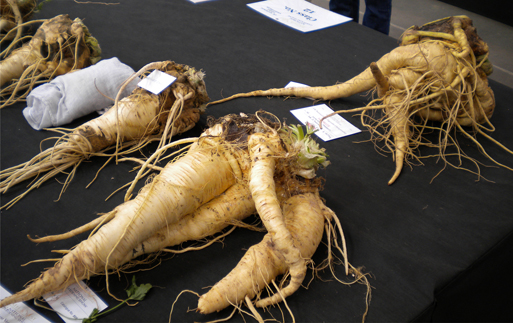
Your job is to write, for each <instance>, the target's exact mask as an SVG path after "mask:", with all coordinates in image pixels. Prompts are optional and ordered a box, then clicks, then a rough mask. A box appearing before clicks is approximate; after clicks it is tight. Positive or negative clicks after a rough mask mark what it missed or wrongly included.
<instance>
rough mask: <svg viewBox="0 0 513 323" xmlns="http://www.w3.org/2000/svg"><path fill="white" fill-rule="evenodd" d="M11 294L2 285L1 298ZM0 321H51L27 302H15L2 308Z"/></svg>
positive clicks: (41, 322) (43, 322)
mask: <svg viewBox="0 0 513 323" xmlns="http://www.w3.org/2000/svg"><path fill="white" fill-rule="evenodd" d="M7 296H11V293H9V292H8V291H7V290H6V289H5V288H4V287H3V286H0V299H4V298H6V297H7ZM0 322H2V323H18V322H20V323H21V322H25V323H29V322H35V323H50V321H48V320H47V319H45V318H44V317H43V316H42V315H40V314H39V313H37V312H36V311H34V310H33V309H32V308H30V307H28V306H27V305H26V304H25V303H14V304H11V305H7V306H5V307H2V308H0Z"/></svg>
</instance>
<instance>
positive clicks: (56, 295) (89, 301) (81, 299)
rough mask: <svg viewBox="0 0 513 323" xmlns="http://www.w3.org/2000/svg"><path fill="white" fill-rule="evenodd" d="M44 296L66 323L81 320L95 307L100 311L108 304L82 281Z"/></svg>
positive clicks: (75, 322)
mask: <svg viewBox="0 0 513 323" xmlns="http://www.w3.org/2000/svg"><path fill="white" fill-rule="evenodd" d="M43 297H44V299H45V301H46V302H47V303H48V304H50V306H51V307H52V308H53V309H54V310H55V311H56V312H57V313H58V314H59V316H60V317H61V318H62V320H63V321H64V322H66V323H77V322H81V320H82V319H84V318H87V317H89V315H91V313H92V312H93V310H94V309H95V308H97V309H98V311H99V312H101V311H103V310H104V309H106V308H107V304H105V302H104V301H103V300H102V299H101V298H100V297H98V295H96V294H95V293H94V292H93V291H92V290H91V289H90V288H89V287H87V285H86V284H85V283H84V282H82V281H81V282H79V283H75V284H73V285H71V286H69V287H68V288H66V289H65V290H64V291H58V292H51V293H48V294H45V295H44V296H43ZM77 319H78V321H77Z"/></svg>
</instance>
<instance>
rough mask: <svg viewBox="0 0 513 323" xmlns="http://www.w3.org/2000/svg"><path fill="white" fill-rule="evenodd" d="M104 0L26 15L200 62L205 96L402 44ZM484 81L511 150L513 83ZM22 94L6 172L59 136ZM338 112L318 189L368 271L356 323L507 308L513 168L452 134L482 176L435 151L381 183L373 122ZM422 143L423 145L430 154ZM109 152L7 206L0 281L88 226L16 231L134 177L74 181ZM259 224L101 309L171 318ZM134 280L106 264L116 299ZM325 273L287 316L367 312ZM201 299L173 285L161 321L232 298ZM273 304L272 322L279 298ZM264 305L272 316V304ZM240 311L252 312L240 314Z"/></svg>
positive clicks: (358, 291)
mask: <svg viewBox="0 0 513 323" xmlns="http://www.w3.org/2000/svg"><path fill="white" fill-rule="evenodd" d="M107 2H112V1H107ZM104 3H105V2H104ZM112 3H113V4H112V5H105V4H99V3H78V2H73V1H68V0H53V1H51V2H49V3H47V4H45V6H44V8H43V10H42V12H41V13H40V14H39V15H38V16H37V18H51V17H54V16H55V15H58V14H63V13H67V14H69V15H70V17H71V18H74V17H80V18H82V19H83V21H84V23H85V24H86V25H87V26H88V28H89V30H90V31H91V33H92V34H93V35H94V36H95V37H96V38H97V39H98V41H99V42H100V45H101V46H102V50H103V55H102V56H103V58H111V57H118V58H119V59H120V60H121V61H122V62H124V63H125V64H128V65H129V66H131V67H132V68H133V69H134V70H138V69H140V68H141V67H142V66H144V65H146V64H147V63H150V62H154V61H161V60H173V61H175V62H177V63H182V64H188V65H191V66H194V67H196V68H201V69H203V70H204V71H205V72H206V75H207V76H206V83H207V90H208V92H209V95H210V97H211V99H212V100H217V99H220V98H222V97H225V96H228V95H231V94H234V93H239V92H246V91H250V90H255V89H267V88H272V87H282V86H284V85H286V84H287V83H288V82H289V81H296V82H300V83H305V84H308V85H331V84H335V83H337V82H342V81H345V80H347V79H349V78H351V77H352V76H354V75H356V74H358V73H360V72H361V71H363V70H364V69H365V68H366V67H367V66H368V65H369V64H370V62H372V61H375V60H377V59H379V58H380V57H381V56H382V55H384V54H385V53H387V52H389V51H390V50H392V49H393V48H395V47H396V46H397V44H396V41H395V40H394V39H392V38H390V37H387V36H384V35H382V34H379V33H377V32H375V31H373V30H370V29H368V28H365V27H362V26H361V25H358V24H356V23H353V22H351V23H347V24H344V25H340V26H336V27H333V28H329V29H325V30H321V31H317V32H313V33H307V34H303V33H301V32H298V31H296V30H293V29H290V28H287V27H285V26H283V25H280V24H278V23H276V22H274V21H272V20H269V19H267V18H266V17H264V16H262V15H260V14H258V13H256V12H254V11H253V10H251V9H249V8H247V7H246V1H237V0H218V1H211V2H207V3H203V4H196V5H195V4H193V3H191V2H189V1H186V0H175V1H169V0H161V1H159V0H146V1H135V0H126V1H120V2H119V3H118V2H112ZM422 23H423V22H422ZM491 87H492V88H493V90H494V92H495V96H496V101H497V106H496V111H495V114H494V116H493V118H492V122H493V123H494V125H495V127H496V131H495V132H494V133H493V134H492V135H493V137H494V138H495V139H496V140H498V141H499V142H501V143H503V144H505V145H506V146H507V147H513V139H512V138H511V130H510V129H511V121H512V120H513V112H512V110H511V104H510V102H511V97H512V94H513V90H512V89H511V88H508V87H506V86H504V85H501V84H499V83H496V82H491ZM367 101H368V97H365V96H363V95H356V96H353V97H351V98H348V99H344V100H335V101H332V102H328V103H327V104H329V105H330V106H331V107H332V108H333V109H334V110H340V109H350V108H355V107H360V106H362V105H364V104H365V103H366V102H367ZM312 104H313V103H312V101H309V100H306V99H287V100H285V99H283V98H272V99H269V98H265V97H263V98H250V99H239V100H235V101H231V102H227V103H225V104H222V105H218V106H212V107H211V108H210V109H209V110H208V111H207V115H212V116H216V117H219V116H223V115H226V114H228V113H239V112H245V113H253V112H255V111H257V110H258V109H265V110H268V111H270V112H272V113H274V114H276V115H277V116H279V117H280V118H284V119H286V120H287V121H288V122H290V123H297V122H298V121H297V120H296V119H295V118H294V117H293V116H292V114H291V113H290V112H289V110H291V109H296V108H302V107H305V106H310V105H312ZM23 107H24V104H23V103H20V104H16V105H13V106H11V107H8V108H5V109H3V110H1V111H0V116H1V127H2V129H1V167H2V169H4V168H6V167H10V166H14V165H16V164H19V163H21V162H24V161H26V160H28V159H29V158H31V157H32V156H34V155H35V154H36V153H37V152H38V150H39V144H40V142H41V140H43V139H44V138H48V137H52V136H54V134H53V133H50V132H37V131H34V130H33V129H32V128H30V126H29V125H28V124H27V123H26V122H25V120H24V118H23V116H22V114H21V110H22V109H23ZM92 117H95V116H94V115H91V116H88V117H85V118H82V119H80V120H77V121H76V122H75V123H74V124H72V125H69V127H75V126H77V125H79V124H81V123H83V122H85V121H86V120H88V119H90V118H92ZM206 117H207V116H206V115H205V116H203V117H202V119H201V120H200V122H199V123H198V125H197V126H196V128H195V129H193V130H191V131H190V132H189V133H187V134H185V135H184V136H183V137H187V136H197V135H199V134H200V133H201V131H202V130H203V129H204V128H205V127H206ZM344 117H346V118H347V119H348V120H349V121H350V122H351V123H353V124H354V125H355V126H357V127H359V128H360V129H362V130H364V131H363V132H362V133H360V134H357V135H354V136H351V137H347V138H344V139H339V140H335V141H330V142H321V146H322V147H324V148H326V150H327V152H328V153H329V155H330V160H331V162H332V165H330V166H329V167H328V168H326V170H322V171H320V175H321V176H323V177H325V178H326V185H325V189H324V191H323V192H322V193H321V194H322V197H323V198H324V199H325V200H326V204H327V206H329V207H330V208H331V209H333V210H334V211H335V212H336V213H337V215H338V216H339V218H340V219H341V221H342V224H343V226H344V233H345V236H346V240H347V244H348V254H349V259H350V262H351V263H352V264H353V265H354V266H364V267H365V271H366V272H368V273H371V274H372V279H370V282H371V284H372V286H373V291H372V301H371V304H370V310H369V314H368V317H367V321H368V322H385V321H386V322H404V321H413V320H418V321H431V320H432V321H496V322H498V321H510V320H513V310H512V309H511V307H510V306H509V304H511V301H512V300H513V292H512V290H513V289H512V287H513V282H512V279H511V275H509V272H510V270H511V269H513V263H512V262H513V261H512V256H513V255H512V253H513V252H512V251H513V247H512V245H513V243H512V240H513V239H512V238H511V232H513V217H512V211H511V206H512V202H511V201H512V197H511V196H512V193H513V172H511V171H508V170H505V169H502V168H497V167H487V166H490V165H491V162H489V161H488V160H486V159H485V158H484V157H483V155H482V154H480V152H479V151H478V149H477V148H476V147H475V145H474V144H472V143H471V142H470V141H468V140H466V139H465V138H463V137H462V136H459V137H458V140H459V143H460V145H461V146H462V147H463V149H464V150H465V151H466V152H467V154H469V155H470V156H473V157H475V158H477V159H478V160H480V161H481V162H483V163H484V164H485V165H486V166H482V167H481V172H482V175H483V176H484V177H485V178H486V179H487V180H485V179H482V178H481V179H479V178H477V177H476V176H475V175H473V174H471V173H468V172H465V171H462V170H456V169H453V168H450V167H449V168H447V169H445V170H444V171H443V172H441V174H440V175H439V176H437V177H436V178H434V177H435V176H436V175H437V174H438V172H439V171H441V170H442V169H443V168H444V164H443V163H442V162H441V161H438V160H437V159H436V158H428V159H424V160H423V161H424V165H423V166H414V167H412V168H411V169H410V168H409V167H405V169H404V170H403V173H402V175H401V176H400V177H399V179H398V181H397V182H396V183H395V184H394V185H392V186H388V185H387V181H388V179H389V178H390V176H391V175H392V173H393V170H394V163H393V161H392V158H391V156H390V155H381V154H379V153H378V152H377V150H376V149H375V147H374V144H373V143H372V142H369V141H368V139H369V133H368V132H366V131H365V129H364V128H363V127H362V126H361V123H360V119H359V117H357V116H352V115H344ZM478 138H479V140H480V142H481V143H482V144H483V147H484V148H485V149H486V151H487V152H488V153H489V154H490V155H491V156H493V157H494V158H496V160H497V161H499V162H502V163H505V164H507V165H509V166H511V165H513V158H512V156H511V155H510V154H508V153H506V152H504V151H503V150H501V149H500V148H499V147H497V146H496V145H494V144H492V143H491V142H489V141H487V140H486V139H484V138H482V137H479V136H478ZM433 139H435V138H433ZM319 141H320V140H319ZM47 144H48V145H50V144H49V143H47ZM148 152H151V147H150V148H148ZM420 153H421V154H422V155H423V156H425V155H429V154H430V153H433V152H431V151H428V150H422V151H420ZM104 162H105V160H104V159H101V158H93V159H92V160H90V161H88V162H84V163H82V165H81V166H80V167H79V169H78V171H77V174H76V175H75V178H74V180H73V182H72V183H71V185H70V187H69V188H68V190H67V191H66V192H65V193H64V194H63V195H62V198H61V199H60V201H58V202H54V200H56V199H57V198H58V196H59V192H60V189H61V184H59V182H58V181H53V180H52V181H48V182H47V183H45V184H44V185H43V186H42V187H41V188H39V189H38V190H36V191H34V192H32V193H30V194H29V195H28V196H27V197H25V198H24V199H23V200H21V201H20V202H19V203H18V204H16V205H15V206H14V207H12V208H11V209H9V210H6V211H5V210H4V211H2V213H1V267H0V268H1V273H0V280H1V283H2V285H4V286H5V287H6V288H7V289H8V290H10V291H11V292H16V291H18V290H20V289H22V288H23V285H24V284H25V283H26V282H28V281H29V280H31V279H33V278H36V277H37V276H39V273H40V272H41V271H42V270H43V269H44V268H45V267H48V266H49V265H50V263H48V264H45V263H36V264H31V265H28V266H24V267H20V266H21V265H22V264H25V263H27V262H29V261H31V260H35V259H44V258H52V257H55V255H54V254H52V253H51V250H56V249H69V248H70V247H72V246H73V245H75V244H77V243H78V242H79V241H80V240H81V239H84V238H86V237H87V235H82V236H79V237H76V238H73V239H70V240H68V241H62V242H56V243H48V244H39V245H36V244H34V243H32V242H30V241H29V240H28V239H27V238H26V235H27V234H30V235H32V236H34V235H39V236H44V235H48V234H57V233H62V232H65V231H68V230H70V229H73V228H75V227H78V226H80V225H82V224H84V223H87V222H89V221H90V220H91V219H93V218H95V217H96V214H97V213H99V212H106V211H109V210H111V209H112V208H114V207H115V206H116V205H118V204H120V203H121V201H122V200H123V196H124V193H123V192H121V193H118V194H116V195H114V196H113V197H112V198H111V199H109V200H108V201H104V200H105V198H106V197H107V196H109V195H110V193H112V192H113V191H114V190H115V189H117V188H118V187H120V186H121V185H123V184H125V183H126V182H129V181H130V180H131V179H132V178H133V176H134V173H131V172H129V171H130V170H131V169H132V167H133V165H132V164H129V163H122V164H119V165H115V164H110V165H108V166H107V167H106V168H105V169H104V170H103V171H102V172H101V173H100V176H99V177H98V179H97V180H96V181H95V182H94V183H93V184H92V186H91V187H90V188H89V189H85V186H86V185H87V184H88V183H89V182H90V181H91V180H92V179H93V178H94V176H95V174H96V172H97V171H98V169H99V168H100V167H101V166H102V165H103V163H104ZM465 165H466V166H468V167H472V165H471V164H465ZM64 178H65V176H64V175H63V176H59V177H58V178H57V179H58V180H60V181H61V182H62V181H63V180H64ZM23 189H24V188H23V185H19V186H18V187H15V188H13V189H12V190H11V191H9V192H7V193H6V194H4V195H3V196H2V197H1V201H2V203H6V202H7V201H9V200H11V199H12V198H14V197H15V196H16V195H18V194H19V193H21V192H22V191H23ZM262 235H263V234H262V233H256V232H251V231H248V230H242V229H237V230H236V231H235V232H234V233H233V234H231V235H230V236H228V237H227V238H226V239H225V241H224V244H220V243H217V244H214V245H213V246H211V247H209V248H207V249H205V250H202V251H198V252H194V253H187V254H183V255H178V256H175V257H173V258H172V259H170V257H164V258H162V262H161V263H160V264H159V265H158V266H156V267H155V268H152V269H151V270H149V271H140V272H137V273H136V276H137V281H138V282H139V283H151V284H152V285H154V286H155V288H154V289H152V291H151V292H150V294H149V295H148V297H147V298H146V299H145V300H144V301H142V302H141V303H140V304H138V305H137V306H135V307H124V308H122V309H120V310H118V311H116V312H115V313H112V314H110V315H109V316H106V317H103V318H101V321H100V322H167V321H168V318H169V312H170V309H171V305H172V303H173V302H174V301H175V299H176V297H177V296H178V294H179V293H180V291H182V290H185V289H189V290H193V291H196V292H199V293H203V292H204V291H205V289H204V288H207V287H209V286H211V285H213V284H214V283H215V282H217V281H218V280H219V279H221V278H222V277H224V275H226V274H227V273H228V272H229V271H230V270H231V268H233V267H234V266H235V264H236V263H237V262H238V260H239V259H240V258H241V256H242V255H243V254H244V252H245V250H246V249H247V248H249V247H250V246H251V245H252V244H255V243H257V242H258V241H260V239H261V238H262ZM326 252H327V249H326V247H325V246H323V245H321V246H320V247H319V249H318V251H317V253H316V254H315V255H314V261H315V262H316V263H320V262H321V261H322V260H323V259H324V258H325V256H326ZM145 268H147V267H145ZM145 268H144V269H145ZM337 274H338V275H339V276H340V277H342V276H343V268H341V267H339V268H337ZM131 277H132V274H131V273H129V274H122V275H120V276H119V277H117V276H114V275H111V276H110V286H111V291H113V292H114V293H115V294H116V295H117V296H118V297H120V298H122V297H124V296H125V294H124V289H125V288H126V287H127V286H128V284H129V281H130V280H131ZM322 278H324V280H325V281H322V280H321V279H315V280H314V281H313V282H312V283H311V284H310V285H309V288H308V289H300V290H299V291H297V292H296V293H295V294H294V295H293V296H291V297H290V298H288V299H287V301H288V305H289V306H290V308H291V310H292V312H293V314H294V316H295V318H296V321H298V322H342V321H344V322H352V321H361V318H362V315H363V313H364V310H365V303H364V300H365V299H364V297H365V288H364V286H361V285H353V286H351V287H348V286H344V285H342V284H340V283H337V282H336V281H334V280H331V281H328V280H329V279H330V278H331V274H330V273H329V272H325V273H323V275H322ZM89 285H90V286H91V288H93V290H95V291H96V292H98V294H99V295H100V296H101V297H102V298H103V299H104V300H105V301H106V302H107V303H109V304H110V306H114V305H115V304H116V303H117V302H116V301H115V300H113V299H112V298H111V297H110V296H108V294H107V293H106V291H105V280H104V277H96V278H92V279H91V280H90V281H89ZM29 304H32V303H31V302H29ZM196 304H197V297H196V296H193V295H192V294H184V295H182V296H181V297H180V298H179V300H178V302H177V303H176V304H175V308H174V312H173V315H172V321H173V322H192V321H209V320H214V319H218V318H222V317H226V316H228V315H229V313H230V312H231V309H227V310H225V311H222V312H220V313H218V314H211V315H206V316H204V315H199V314H197V313H195V312H193V311H192V312H188V309H194V308H195V307H196ZM31 306H32V305H31ZM282 310H283V311H284V312H285V314H284V315H285V320H287V321H291V319H290V316H289V315H288V314H286V309H285V308H284V307H283V306H282ZM37 311H39V312H40V313H42V314H43V315H45V316H46V317H48V318H49V319H51V320H52V321H56V320H58V317H57V316H56V315H55V314H54V313H52V312H50V311H47V310H42V309H39V308H37ZM270 312H271V314H272V315H274V317H275V318H277V319H280V320H281V318H282V316H281V315H282V314H281V312H280V310H279V309H278V308H273V309H271V310H270ZM263 315H264V317H266V318H270V317H271V316H270V314H269V313H263ZM245 319H246V320H251V318H249V317H247V316H246V317H245ZM231 321H232V322H242V321H244V318H243V317H241V316H240V315H235V316H234V318H233V319H232V320H231Z"/></svg>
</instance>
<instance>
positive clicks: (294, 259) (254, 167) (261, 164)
mask: <svg viewBox="0 0 513 323" xmlns="http://www.w3.org/2000/svg"><path fill="white" fill-rule="evenodd" d="M280 145H281V142H280V139H279V137H278V136H277V134H274V133H267V134H261V133H256V134H253V135H251V137H250V138H249V140H248V149H249V152H250V157H251V161H252V164H251V173H250V182H249V188H250V190H251V194H252V196H253V199H254V201H255V207H256V209H257V211H258V214H259V215H260V218H261V219H262V222H263V224H264V226H265V227H266V229H267V231H268V232H269V233H270V234H271V236H272V237H273V242H274V243H275V244H276V249H277V250H279V252H281V253H282V254H283V256H284V257H285V261H286V263H287V264H288V265H289V272H290V276H291V279H290V282H289V284H288V285H287V286H286V287H285V288H284V289H283V290H282V291H281V294H282V295H283V296H284V297H287V296H289V295H292V294H293V293H294V292H295V291H296V290H297V289H298V288H299V287H300V286H301V283H302V282H303V279H304V277H305V275H306V262H305V259H303V257H302V256H301V253H300V251H299V249H298V248H297V247H296V246H295V245H294V241H293V239H292V235H291V234H290V232H289V230H288V229H287V227H286V226H285V220H284V218H283V214H282V211H281V207H280V203H279V201H278V197H277V196H276V185H275V183H274V171H275V160H274V158H276V157H278V156H279V155H281V154H282V152H281V150H282V148H281V146H280ZM271 147H272V148H271ZM275 295H278V296H277V297H274V296H273V297H272V298H270V299H268V300H267V301H265V302H264V301H260V302H259V303H257V306H259V304H267V302H269V305H270V304H272V303H274V302H278V301H280V300H281V298H280V294H275ZM264 306H266V305H264Z"/></svg>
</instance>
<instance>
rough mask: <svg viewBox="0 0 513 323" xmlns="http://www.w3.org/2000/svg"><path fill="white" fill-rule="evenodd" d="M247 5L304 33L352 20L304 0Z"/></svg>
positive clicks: (272, 0)
mask: <svg viewBox="0 0 513 323" xmlns="http://www.w3.org/2000/svg"><path fill="white" fill-rule="evenodd" d="M248 7H250V8H252V9H253V10H255V11H257V12H259V13H261V14H263V15H264V16H267V17H268V18H270V19H273V20H276V21H277V22H280V23H282V24H284V25H286V26H289V27H291V28H294V29H297V30H299V31H302V32H305V33H306V32H311V31H315V30H319V29H324V28H328V27H332V26H336V25H340V24H342V23H345V22H348V21H351V20H352V19H351V18H349V17H346V16H342V15H339V14H337V13H335V12H332V11H329V10H327V9H324V8H321V7H319V6H316V5H314V4H312V3H310V2H308V1H305V0H265V1H260V2H253V3H249V4H248Z"/></svg>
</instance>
